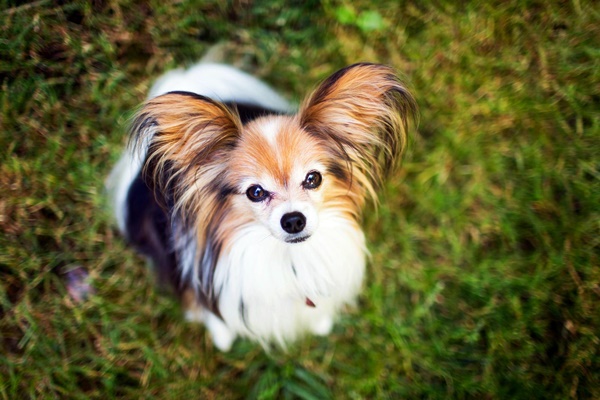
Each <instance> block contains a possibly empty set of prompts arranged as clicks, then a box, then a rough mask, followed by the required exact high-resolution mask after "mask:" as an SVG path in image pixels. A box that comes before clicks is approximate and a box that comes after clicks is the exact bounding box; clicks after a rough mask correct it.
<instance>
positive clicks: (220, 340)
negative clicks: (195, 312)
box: [204, 312, 236, 352]
mask: <svg viewBox="0 0 600 400" xmlns="http://www.w3.org/2000/svg"><path fill="white" fill-rule="evenodd" d="M204 324H205V325H206V329H208V331H209V332H210V336H211V337H212V341H213V344H214V345H215V347H216V348H217V349H219V350H221V351H223V352H227V351H229V350H230V349H231V346H232V345H233V342H234V341H235V338H236V334H235V333H234V332H232V331H231V330H230V329H229V328H228V327H227V325H225V323H224V322H223V321H222V320H221V319H220V318H219V317H217V316H216V315H214V314H213V313H209V312H207V313H206V314H205V318H204Z"/></svg>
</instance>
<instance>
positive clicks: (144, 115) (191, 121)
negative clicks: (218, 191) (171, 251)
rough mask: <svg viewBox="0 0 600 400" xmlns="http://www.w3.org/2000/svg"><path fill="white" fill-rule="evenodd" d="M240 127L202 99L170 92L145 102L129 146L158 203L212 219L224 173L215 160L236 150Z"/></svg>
mask: <svg viewBox="0 0 600 400" xmlns="http://www.w3.org/2000/svg"><path fill="white" fill-rule="evenodd" d="M240 127H241V122H240V120H239V116H238V115H237V114H235V113H233V112H231V111H230V110H229V109H228V108H227V107H226V106H225V105H223V104H220V103H218V102H215V101H213V100H211V99H209V98H207V97H204V96H200V95H196V94H193V93H188V92H171V93H167V94H164V95H162V96H158V97H155V98H153V99H150V100H148V101H147V102H146V103H145V104H144V105H143V106H142V108H141V109H140V110H139V111H138V113H137V114H136V116H135V118H134V120H133V123H132V125H131V135H132V139H131V140H132V145H133V146H134V148H136V149H137V153H138V154H140V155H142V156H144V157H145V161H144V164H143V174H142V175H143V177H144V180H145V182H146V184H147V185H148V186H149V187H150V188H151V189H153V190H154V193H155V196H156V198H157V200H158V201H159V203H161V204H162V205H163V206H168V208H170V209H172V210H173V213H176V214H179V215H187V216H196V217H197V218H198V219H202V218H205V217H206V216H207V215H210V214H209V212H211V205H214V204H215V201H214V200H215V199H214V196H216V195H215V193H214V190H212V189H213V188H214V183H215V182H218V181H219V176H220V174H222V173H223V171H222V170H223V163H222V162H215V160H216V159H217V158H219V155H221V154H226V153H227V151H226V150H227V149H229V148H231V147H233V146H234V144H235V141H236V140H237V139H238V137H239V133H240ZM182 222H183V223H195V222H196V221H182Z"/></svg>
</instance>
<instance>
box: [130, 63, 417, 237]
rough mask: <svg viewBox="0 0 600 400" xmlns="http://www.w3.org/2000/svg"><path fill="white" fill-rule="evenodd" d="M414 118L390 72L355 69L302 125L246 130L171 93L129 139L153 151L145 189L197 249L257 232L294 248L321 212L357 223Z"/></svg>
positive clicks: (304, 113) (296, 118)
mask: <svg viewBox="0 0 600 400" xmlns="http://www.w3.org/2000/svg"><path fill="white" fill-rule="evenodd" d="M415 113H416V105H415V101H414V100H413V98H412V96H411V95H410V93H409V92H408V91H407V90H406V88H405V87H404V86H403V85H402V84H401V83H400V82H399V81H398V79H397V78H396V76H395V74H394V73H393V71H392V70H391V69H390V68H388V67H385V66H382V65H376V64H356V65H353V66H350V67H347V68H344V69H342V70H340V71H338V72H336V73H335V74H333V75H332V76H330V77H329V78H328V79H326V80H325V81H324V82H323V83H322V84H321V85H320V86H319V87H318V88H317V89H316V90H315V91H314V92H313V93H312V94H311V95H310V96H309V97H308V98H307V99H306V101H305V102H304V103H303V104H302V105H301V107H300V110H299V112H298V113H297V114H296V115H270V116H264V117H259V118H257V119H255V120H253V121H251V122H249V123H248V124H246V125H242V123H241V121H240V118H239V116H238V114H237V113H236V111H235V110H231V109H229V108H227V107H226V106H225V105H223V104H221V103H218V102H216V101H214V100H211V99H208V98H206V97H203V96H199V95H194V94H190V93H182V92H173V93H168V94H165V95H162V96H159V97H156V98H154V99H151V100H149V101H148V102H147V103H146V104H145V105H144V106H143V107H142V109H141V110H140V112H139V113H138V114H137V116H136V118H135V121H134V124H133V133H134V137H136V138H137V139H138V142H139V143H145V146H147V149H146V162H145V179H146V182H147V183H148V184H149V185H150V186H151V187H153V188H154V190H155V192H156V193H159V194H160V197H161V198H162V199H163V201H164V202H165V203H168V204H169V207H170V208H172V209H173V212H174V213H175V214H176V215H178V218H179V219H180V220H184V221H187V223H191V224H195V225H194V226H196V227H198V228H200V229H199V232H198V234H199V238H198V239H199V240H200V241H201V242H203V241H205V240H206V238H207V237H209V236H211V237H212V236H215V235H216V236H217V238H216V240H219V238H218V236H226V235H227V234H228V232H229V233H230V232H231V231H233V230H236V229H243V228H244V227H245V226H249V225H253V224H257V223H258V224H261V225H262V226H264V227H266V228H267V229H268V232H269V233H270V234H271V235H272V236H274V237H276V238H277V239H279V240H281V241H283V242H286V243H290V244H293V243H298V242H303V241H305V240H307V239H309V238H310V237H311V235H312V234H313V233H314V232H315V231H316V230H317V229H318V227H319V222H320V221H319V218H320V216H321V215H324V214H323V213H324V212H325V211H335V214H336V215H337V216H341V217H342V218H347V219H349V220H352V221H356V220H357V218H358V216H359V213H360V210H361V208H362V206H363V204H364V201H365V198H366V197H369V196H371V197H373V198H375V187H376V186H377V184H378V183H379V182H380V181H381V179H382V178H383V177H384V176H385V174H386V173H387V172H388V171H390V170H391V169H392V167H393V166H394V165H395V163H396V161H397V160H398V158H399V155H400V154H401V152H402V149H403V147H404V145H405V143H406V132H407V124H408V120H409V119H410V118H411V117H414V116H415ZM211 240H215V239H214V238H211Z"/></svg>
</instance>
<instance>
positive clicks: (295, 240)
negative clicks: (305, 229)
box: [285, 235, 310, 243]
mask: <svg viewBox="0 0 600 400" xmlns="http://www.w3.org/2000/svg"><path fill="white" fill-rule="evenodd" d="M309 237H310V235H304V236H297V237H291V238H288V239H285V242H286V243H302V242H304V241H305V240H306V239H308V238H309Z"/></svg>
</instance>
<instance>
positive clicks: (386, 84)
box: [299, 63, 418, 198]
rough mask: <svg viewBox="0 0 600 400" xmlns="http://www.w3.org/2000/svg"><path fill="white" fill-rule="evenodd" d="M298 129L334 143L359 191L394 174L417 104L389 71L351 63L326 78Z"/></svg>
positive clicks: (306, 105)
mask: <svg viewBox="0 0 600 400" xmlns="http://www.w3.org/2000/svg"><path fill="white" fill-rule="evenodd" d="M299 118H300V119H299V120H300V124H301V126H302V127H303V128H304V129H306V130H307V131H308V132H309V133H311V134H313V135H315V136H317V137H319V138H321V139H323V140H324V141H326V142H329V143H334V144H335V146H333V150H334V151H335V152H337V153H338V156H339V157H341V158H342V159H345V161H347V162H348V163H350V165H351V166H352V168H353V169H354V172H353V175H354V176H355V177H356V180H357V181H358V183H359V184H360V185H361V186H362V187H363V189H364V190H365V191H366V192H367V193H369V194H371V195H372V197H373V198H375V190H374V186H377V185H379V184H380V182H381V180H382V179H383V177H384V176H385V175H387V174H389V172H390V171H392V170H393V168H394V167H395V165H396V163H397V161H398V160H399V158H400V156H401V154H402V152H403V150H404V148H405V146H406V143H407V133H408V129H409V121H410V120H413V121H416V120H417V119H418V112H417V104H416V101H415V100H414V98H413V96H412V95H411V94H410V92H409V91H408V90H407V88H406V87H405V86H404V85H403V84H402V83H401V82H400V81H399V79H398V78H397V77H396V75H395V73H394V71H393V70H392V69H391V68H389V67H387V66H384V65H379V64H366V63H363V64H354V65H351V66H349V67H346V68H344V69H342V70H340V71H338V72H336V73H334V74H333V75H331V76H330V77H329V78H327V79H326V80H325V81H324V82H323V83H322V84H321V85H320V86H319V87H318V88H317V89H316V90H315V91H314V92H313V94H312V95H311V96H309V97H308V99H307V100H306V101H305V102H304V103H303V105H302V106H301V108H300V113H299Z"/></svg>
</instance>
